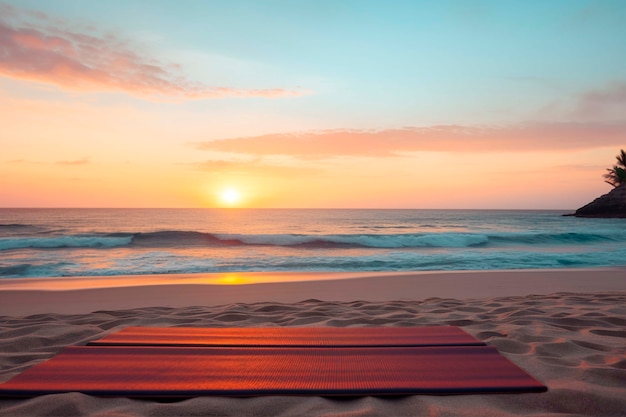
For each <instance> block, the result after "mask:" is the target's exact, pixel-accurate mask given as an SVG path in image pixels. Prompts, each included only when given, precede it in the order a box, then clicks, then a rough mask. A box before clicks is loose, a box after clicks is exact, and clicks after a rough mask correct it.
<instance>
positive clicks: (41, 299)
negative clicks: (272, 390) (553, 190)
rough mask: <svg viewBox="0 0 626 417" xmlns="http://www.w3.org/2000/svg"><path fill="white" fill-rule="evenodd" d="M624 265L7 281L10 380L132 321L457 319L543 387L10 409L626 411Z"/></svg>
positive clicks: (59, 399) (417, 322)
mask: <svg viewBox="0 0 626 417" xmlns="http://www.w3.org/2000/svg"><path fill="white" fill-rule="evenodd" d="M624 277H626V271H625V270H624V269H620V268H608V269H571V270H535V271H532V270H524V271H467V272H450V271H446V272H429V273H427V272H422V273H411V272H403V273H363V272H361V273H242V274H233V273H230V274H187V275H180V276H176V275H171V276H167V275H158V276H156V275H155V276H135V277H100V278H96V277H92V278H91V279H90V278H88V277H84V278H55V279H49V278H33V279H24V278H22V279H15V280H11V279H6V280H3V282H0V315H1V316H3V317H2V333H1V334H2V336H1V339H0V352H1V354H0V382H5V381H7V380H9V379H10V378H11V377H13V376H15V375H17V374H19V373H20V372H22V371H24V370H25V369H27V368H29V367H31V366H33V365H35V364H37V363H39V362H42V361H45V360H47V359H49V358H51V357H53V356H54V355H55V354H56V353H58V352H59V351H60V350H61V349H63V348H64V347H66V346H70V345H81V344H85V343H87V342H89V341H91V340H95V339H97V338H100V337H103V336H105V335H107V334H109V333H112V332H114V331H117V330H120V329H122V328H124V327H127V326H161V327H171V326H178V327H183V326H185V327H274V326H290V327H294V326H297V327H306V326H311V327H313V326H332V327H348V326H350V327H354V326H433V325H454V326H459V327H461V328H462V329H463V330H465V331H466V332H468V333H469V334H471V335H473V336H474V337H476V338H477V339H479V340H481V341H484V342H485V343H486V344H488V345H491V346H495V347H496V348H497V349H498V350H499V351H500V353H502V354H503V355H504V356H506V357H507V358H508V359H509V360H511V361H512V362H513V363H515V364H517V365H518V366H519V367H521V368H522V369H524V370H526V371H527V372H528V373H530V374H531V375H532V376H534V377H535V378H537V379H538V380H539V381H541V382H543V383H544V384H546V385H547V386H548V391H547V392H545V393H540V394H490V395H452V396H434V395H415V396H404V397H356V398H332V397H297V396H294V397H289V396H268V397H251V398H223V397H201V398H192V399H187V400H183V401H177V402H157V401H145V400H136V399H128V398H98V397H92V396H87V395H83V394H80V393H68V394H56V395H47V396H42V397H39V398H33V399H2V400H0V416H18V415H19V416H44V415H46V416H50V415H63V416H74V415H83V416H94V417H95V416H116V417H117V416H153V415H161V416H170V415H171V416H188V415H216V416H217V415H227V416H246V415H268V416H269V415H272V416H291V415H315V416H353V415H359V416H361V415H363V416H377V415H394V416H414V415H429V416H508V415H529V416H556V415H559V416H564V415H566V416H623V415H626V399H625V398H626V384H624V381H626V356H625V351H626V346H625V342H624V341H625V340H626V330H624V329H625V328H626V279H624Z"/></svg>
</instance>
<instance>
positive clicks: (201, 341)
mask: <svg viewBox="0 0 626 417" xmlns="http://www.w3.org/2000/svg"><path fill="white" fill-rule="evenodd" d="M89 345H98V346H104V345H111V346H139V345H140V346H249V347H252V346H259V347H313V346H325V347H365V346H370V347H376V346H380V347H384V346H387V347H392V346H458V345H463V346H484V345H485V344H484V343H483V342H480V341H479V340H477V339H475V338H474V337H473V336H471V335H469V334H468V333H466V332H465V331H463V330H462V329H460V328H458V327H455V326H431V327H269V328H268V327H265V328H190V327H127V328H125V329H123V330H120V331H119V332H116V333H112V334H110V335H108V336H105V337H103V338H102V339H99V340H96V341H93V342H91V343H89Z"/></svg>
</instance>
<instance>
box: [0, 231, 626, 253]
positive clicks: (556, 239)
mask: <svg viewBox="0 0 626 417" xmlns="http://www.w3.org/2000/svg"><path fill="white" fill-rule="evenodd" d="M603 242H608V243H615V242H617V243H620V242H624V243H626V231H619V230H617V231H612V232H609V231H604V232H594V233H581V232H567V233H536V232H535V233H531V232H507V233H504V232H500V233H455V232H439V233H436V232H435V233H409V234H382V233H381V234H337V235H324V234H213V233H204V232H193V231H176V230H173V231H158V232H145V233H123V232H120V233H107V234H94V235H65V236H63V235H60V236H41V235H39V236H35V237H24V236H16V237H3V238H0V250H11V249H25V248H32V249H49V248H103V249H106V248H115V247H123V246H128V247H131V248H133V247H136V248H165V249H167V248H183V247H205V248H206V247H225V246H229V247H237V246H276V247H284V248H294V249H334V248H336V249H350V248H354V249H364V248H372V249H411V248H414V249H420V248H450V249H454V248H475V247H489V248H498V247H510V246H521V247H535V246H536V247H543V246H562V245H568V246H569V245H587V244H594V243H603Z"/></svg>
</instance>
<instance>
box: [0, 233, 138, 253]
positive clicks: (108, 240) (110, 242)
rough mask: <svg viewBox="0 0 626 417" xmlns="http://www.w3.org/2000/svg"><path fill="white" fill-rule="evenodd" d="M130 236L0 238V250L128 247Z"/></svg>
mask: <svg viewBox="0 0 626 417" xmlns="http://www.w3.org/2000/svg"><path fill="white" fill-rule="evenodd" d="M131 241H132V236H120V237H112V236H56V237H11V238H0V250H11V249H26V248H32V249H51V248H112V247H118V246H126V245H129V244H130V242H131Z"/></svg>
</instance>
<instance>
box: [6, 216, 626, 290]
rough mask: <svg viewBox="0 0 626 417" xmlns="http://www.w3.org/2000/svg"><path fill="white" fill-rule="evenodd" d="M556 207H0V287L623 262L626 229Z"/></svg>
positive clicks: (617, 222) (622, 223)
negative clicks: (67, 279)
mask: <svg viewBox="0 0 626 417" xmlns="http://www.w3.org/2000/svg"><path fill="white" fill-rule="evenodd" d="M564 212H565V211H551V210H365V209H363V210H352V209H336V210H326V209H310V210H309V209H13V208H5V209H0V279H1V278H22V277H60V276H107V275H135V274H179V273H202V272H227V271H228V272H244V271H318V272H322V271H333V272H338V271H344V272H354V271H433V270H498V269H546V268H585V267H613V266H620V267H621V266H625V265H626V221H624V220H623V219H583V218H575V217H563V216H562V214H563V213H564Z"/></svg>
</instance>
